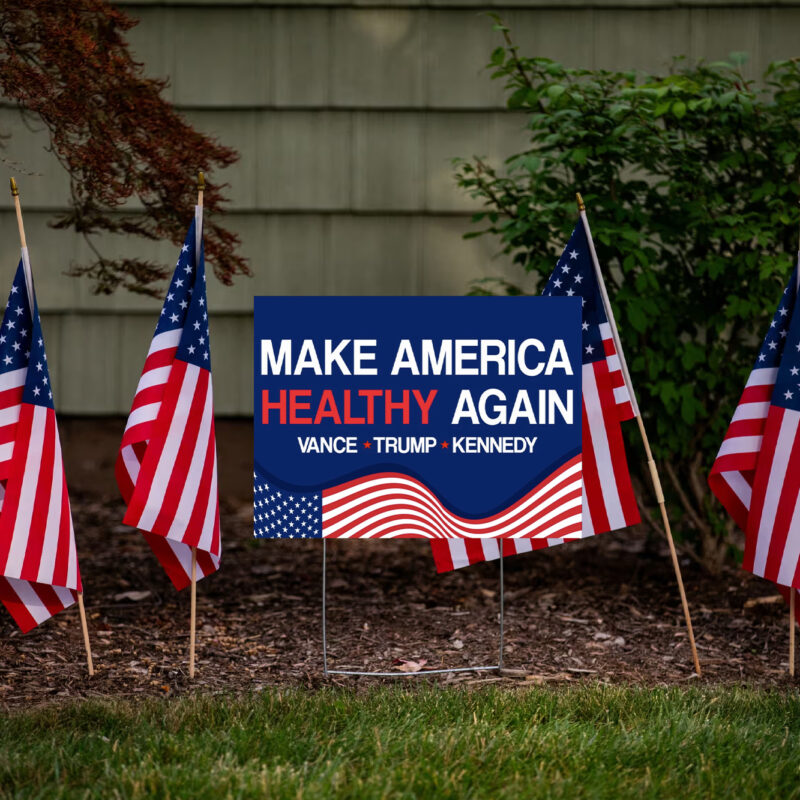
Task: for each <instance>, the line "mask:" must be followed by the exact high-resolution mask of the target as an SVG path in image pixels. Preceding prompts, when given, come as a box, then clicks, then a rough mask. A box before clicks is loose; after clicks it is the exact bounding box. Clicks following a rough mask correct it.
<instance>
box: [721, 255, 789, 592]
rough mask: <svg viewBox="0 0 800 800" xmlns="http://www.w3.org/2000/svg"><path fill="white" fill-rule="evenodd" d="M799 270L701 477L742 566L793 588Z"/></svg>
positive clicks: (784, 293) (783, 297) (782, 300)
mask: <svg viewBox="0 0 800 800" xmlns="http://www.w3.org/2000/svg"><path fill="white" fill-rule="evenodd" d="M799 280H800V267H795V270H794V272H793V273H792V277H791V279H790V280H789V284H788V285H787V287H786V288H785V289H784V290H783V296H782V297H781V301H780V303H779V305H778V309H777V311H776V312H775V315H774V317H773V318H772V322H771V324H770V327H769V330H768V331H767V335H766V337H765V338H764V341H763V343H762V345H761V349H760V350H759V353H758V356H757V357H756V362H755V365H754V366H753V369H752V371H751V372H750V377H749V378H748V380H747V383H746V384H745V388H744V392H743V393H742V397H741V399H740V400H739V404H738V405H737V406H736V411H735V412H734V415H733V419H732V420H731V424H730V426H729V427H728V430H727V433H726V434H725V438H724V440H723V442H722V445H721V447H720V449H719V452H718V453H717V458H716V460H715V461H714V465H713V467H712V469H711V474H710V475H709V479H708V482H709V485H710V487H711V491H712V492H713V493H714V494H715V495H716V497H717V498H718V499H719V501H720V502H721V503H722V505H723V506H724V507H725V509H726V510H727V511H728V513H729V514H730V515H731V517H733V520H734V521H735V522H736V524H737V525H738V526H739V527H740V528H741V529H742V530H743V531H745V534H746V538H745V551H744V562H743V564H742V566H743V567H744V568H745V569H746V570H749V571H750V572H753V573H754V574H756V575H760V576H761V577H763V578H767V579H768V580H771V581H773V582H774V583H777V584H779V585H781V586H784V587H790V586H793V587H795V588H796V589H800V503H799V502H798V494H800V310H798V307H797V294H798V281H799Z"/></svg>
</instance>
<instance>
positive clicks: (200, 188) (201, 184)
mask: <svg viewBox="0 0 800 800" xmlns="http://www.w3.org/2000/svg"><path fill="white" fill-rule="evenodd" d="M205 188H206V178H205V175H203V173H202V172H198V173H197V211H196V214H195V220H196V234H195V235H196V236H197V239H196V248H195V259H199V258H200V241H201V239H202V236H203V232H202V229H201V227H200V226H201V225H202V219H203V192H204V191H205ZM196 637H197V548H196V547H193V548H192V599H191V617H190V621H189V677H190V678H194V662H195V641H196Z"/></svg>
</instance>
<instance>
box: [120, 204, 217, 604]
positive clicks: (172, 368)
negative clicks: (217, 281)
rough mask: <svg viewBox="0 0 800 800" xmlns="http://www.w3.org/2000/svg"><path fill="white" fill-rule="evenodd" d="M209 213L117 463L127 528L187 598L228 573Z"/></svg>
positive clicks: (173, 290)
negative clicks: (222, 567) (207, 252)
mask: <svg viewBox="0 0 800 800" xmlns="http://www.w3.org/2000/svg"><path fill="white" fill-rule="evenodd" d="M202 229H203V218H202V208H201V207H199V206H198V207H197V209H196V212H195V219H194V221H193V222H192V225H191V227H190V228H189V232H188V234H187V235H186V241H185V242H184V244H183V247H182V248H181V253H180V256H179V257H178V263H177V264H176V266H175V272H174V274H173V276H172V281H171V282H170V286H169V290H168V292H167V297H166V299H165V300H164V305H163V307H162V309H161V317H160V319H159V321H158V325H157V326H156V332H155V335H154V336H153V340H152V342H151V344H150V350H149V351H148V354H147V359H146V361H145V365H144V370H143V371H142V377H141V378H140V379H139V386H138V387H137V389H136V395H135V396H134V398H133V406H132V407H131V413H130V415H129V417H128V422H127V425H126V426H125V433H124V434H123V437H122V444H121V445H120V450H119V455H118V456H117V464H116V476H117V484H118V486H119V489H120V492H122V496H123V497H124V498H125V502H126V503H127V504H128V509H127V513H126V514H125V517H124V519H123V522H124V523H125V524H126V525H132V526H134V527H136V528H139V529H140V530H141V531H142V533H144V536H145V538H146V539H147V542H148V543H149V545H150V547H151V548H152V550H153V552H154V553H155V554H156V556H157V558H158V560H159V561H160V562H161V565H162V566H163V567H164V569H165V570H166V572H167V575H169V577H170V579H171V580H172V582H173V584H174V585H175V587H176V588H177V589H182V588H183V587H185V586H188V585H189V584H190V583H191V579H192V567H191V564H192V548H193V547H195V548H197V573H196V575H197V579H198V580H199V579H200V578H202V577H205V576H206V575H209V574H210V573H212V572H214V571H215V570H217V569H218V568H219V561H220V552H221V543H220V531H219V498H218V495H217V450H216V439H215V436H214V408H213V398H212V391H211V357H210V349H209V335H208V307H207V302H206V283H205V281H206V276H205V265H204V262H203V242H202Z"/></svg>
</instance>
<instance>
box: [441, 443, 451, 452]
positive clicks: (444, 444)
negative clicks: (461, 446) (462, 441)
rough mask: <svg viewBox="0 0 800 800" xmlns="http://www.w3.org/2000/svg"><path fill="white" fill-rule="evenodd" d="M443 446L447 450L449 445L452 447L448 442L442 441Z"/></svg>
mask: <svg viewBox="0 0 800 800" xmlns="http://www.w3.org/2000/svg"><path fill="white" fill-rule="evenodd" d="M442 447H443V448H444V449H445V450H447V448H448V447H450V445H449V444H448V443H447V442H442Z"/></svg>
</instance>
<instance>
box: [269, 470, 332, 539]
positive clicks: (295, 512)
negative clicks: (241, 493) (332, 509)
mask: <svg viewBox="0 0 800 800" xmlns="http://www.w3.org/2000/svg"><path fill="white" fill-rule="evenodd" d="M253 515H254V516H253V521H254V523H255V524H254V526H253V528H254V536H255V538H256V539H319V538H321V537H322V495H321V494H320V493H319V492H311V493H306V494H304V493H298V492H289V491H281V490H280V489H279V488H278V487H277V486H274V485H272V484H270V483H268V482H267V481H266V480H265V479H264V478H262V477H260V476H259V475H258V474H257V473H255V472H254V473H253Z"/></svg>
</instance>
